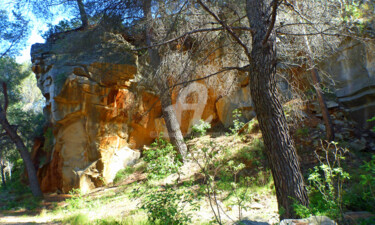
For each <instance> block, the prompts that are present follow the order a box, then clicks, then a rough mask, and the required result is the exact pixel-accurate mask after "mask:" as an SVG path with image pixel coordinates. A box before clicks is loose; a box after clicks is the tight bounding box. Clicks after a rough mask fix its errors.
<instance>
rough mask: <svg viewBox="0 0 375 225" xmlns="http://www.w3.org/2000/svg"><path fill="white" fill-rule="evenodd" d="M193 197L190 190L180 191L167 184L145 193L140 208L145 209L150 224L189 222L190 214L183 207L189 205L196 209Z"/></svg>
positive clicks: (178, 224) (177, 224)
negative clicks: (162, 188) (157, 189)
mask: <svg viewBox="0 0 375 225" xmlns="http://www.w3.org/2000/svg"><path fill="white" fill-rule="evenodd" d="M193 199H194V196H193V194H192V192H191V191H185V192H182V193H180V192H177V191H175V190H174V189H173V187H172V186H167V187H166V188H165V189H164V190H159V191H153V192H150V193H149V194H147V195H146V197H145V198H144V200H143V202H142V206H141V208H142V209H144V210H146V211H147V214H148V217H149V220H150V222H152V224H170V225H180V224H190V223H191V215H190V214H186V213H185V212H184V209H185V207H187V206H188V205H190V206H192V210H197V205H195V204H194V203H193Z"/></svg>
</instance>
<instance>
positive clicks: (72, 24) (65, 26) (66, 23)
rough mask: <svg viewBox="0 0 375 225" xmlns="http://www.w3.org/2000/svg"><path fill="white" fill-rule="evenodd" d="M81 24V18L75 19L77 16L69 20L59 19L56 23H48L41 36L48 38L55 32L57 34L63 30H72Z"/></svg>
mask: <svg viewBox="0 0 375 225" xmlns="http://www.w3.org/2000/svg"><path fill="white" fill-rule="evenodd" d="M81 24H82V22H81V20H79V19H77V18H74V19H71V20H66V19H64V20H61V21H60V22H59V23H58V24H56V25H52V24H48V25H47V26H48V30H47V31H46V32H45V33H44V34H42V37H43V38H44V39H46V40H47V39H48V38H50V37H52V36H53V35H55V34H58V33H63V32H65V31H70V30H74V29H76V28H78V27H80V26H81Z"/></svg>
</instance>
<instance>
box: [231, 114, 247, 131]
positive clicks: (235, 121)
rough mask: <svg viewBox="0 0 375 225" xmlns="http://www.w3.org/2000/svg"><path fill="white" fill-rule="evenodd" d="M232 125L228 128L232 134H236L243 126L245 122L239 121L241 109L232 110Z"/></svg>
mask: <svg viewBox="0 0 375 225" xmlns="http://www.w3.org/2000/svg"><path fill="white" fill-rule="evenodd" d="M232 113H233V127H232V128H229V130H230V131H231V132H232V134H237V133H238V131H240V129H241V128H242V127H243V126H245V123H244V122H242V121H241V117H242V111H241V109H235V110H233V112H232Z"/></svg>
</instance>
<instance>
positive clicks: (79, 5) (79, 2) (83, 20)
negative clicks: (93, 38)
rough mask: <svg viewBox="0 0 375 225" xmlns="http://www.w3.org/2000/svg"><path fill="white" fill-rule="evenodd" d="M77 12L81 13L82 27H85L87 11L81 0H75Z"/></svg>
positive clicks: (86, 25)
mask: <svg viewBox="0 0 375 225" xmlns="http://www.w3.org/2000/svg"><path fill="white" fill-rule="evenodd" d="M77 4H78V9H79V14H80V15H81V21H82V27H83V28H86V27H88V25H89V19H88V17H87V13H86V10H85V5H84V4H83V2H82V0H77Z"/></svg>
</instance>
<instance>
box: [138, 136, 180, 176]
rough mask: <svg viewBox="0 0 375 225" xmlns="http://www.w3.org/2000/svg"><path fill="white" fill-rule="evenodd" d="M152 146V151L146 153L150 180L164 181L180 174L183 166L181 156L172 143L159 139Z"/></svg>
mask: <svg viewBox="0 0 375 225" xmlns="http://www.w3.org/2000/svg"><path fill="white" fill-rule="evenodd" d="M151 146H152V148H151V149H149V150H146V151H145V152H144V160H145V161H146V162H147V163H148V164H147V171H148V172H149V173H148V178H151V179H152V178H155V179H162V178H164V177H166V176H168V175H170V174H172V173H178V172H179V168H180V167H181V166H182V162H181V156H180V155H178V154H177V151H176V150H175V149H174V147H173V145H172V144H171V143H169V142H168V141H166V140H164V139H163V138H161V137H159V138H157V139H156V141H155V142H154V143H152V144H151Z"/></svg>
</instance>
